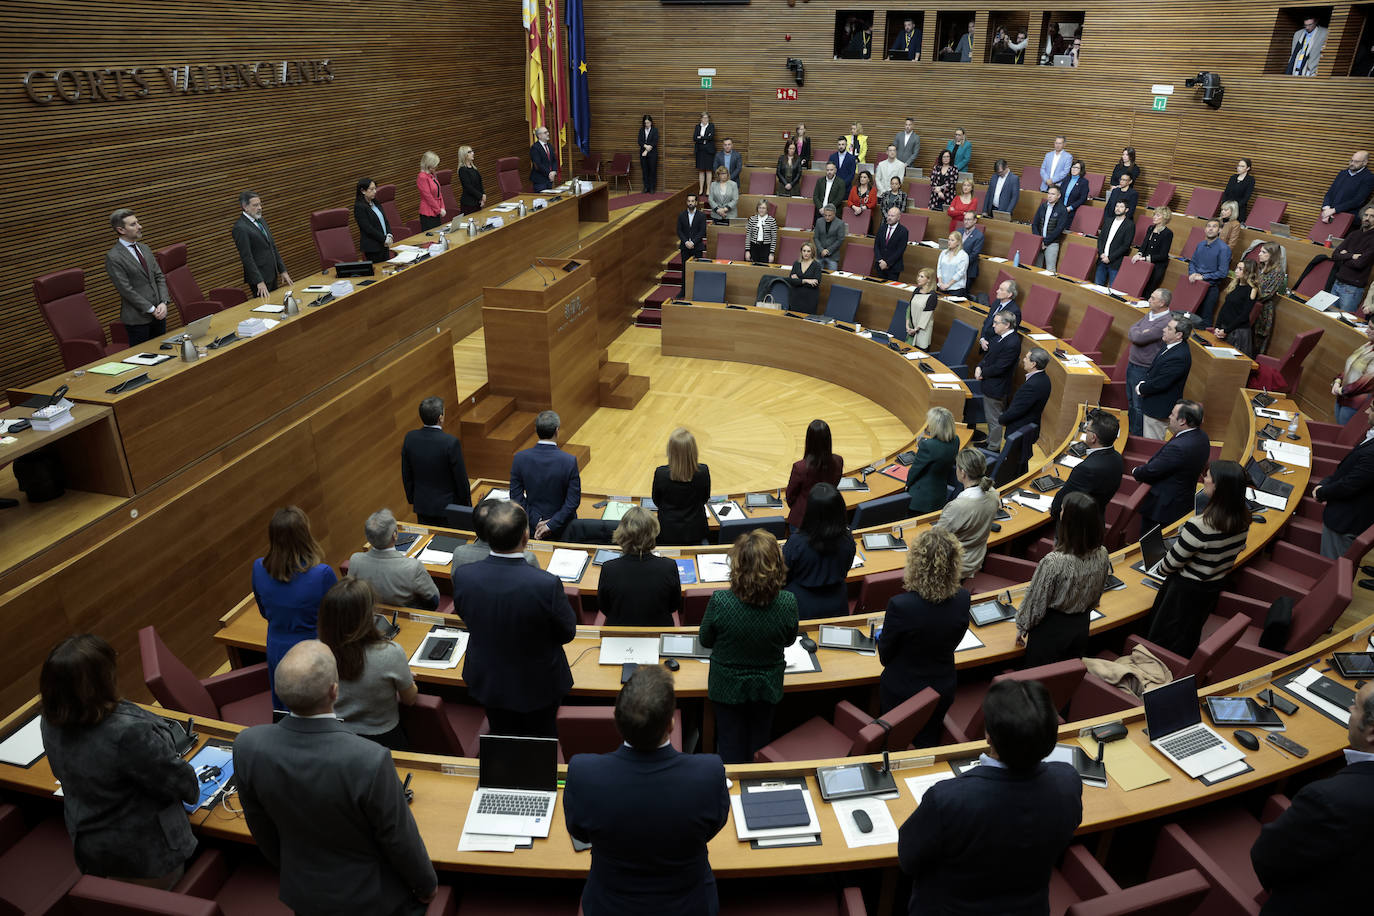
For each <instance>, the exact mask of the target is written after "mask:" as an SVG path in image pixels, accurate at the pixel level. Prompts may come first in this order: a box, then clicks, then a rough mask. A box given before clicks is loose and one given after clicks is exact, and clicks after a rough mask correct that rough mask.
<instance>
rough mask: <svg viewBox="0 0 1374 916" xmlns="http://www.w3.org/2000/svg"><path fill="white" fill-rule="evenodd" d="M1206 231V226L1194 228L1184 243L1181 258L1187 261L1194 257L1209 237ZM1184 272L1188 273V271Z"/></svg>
mask: <svg viewBox="0 0 1374 916" xmlns="http://www.w3.org/2000/svg"><path fill="white" fill-rule="evenodd" d="M1206 230H1207V227H1206V226H1194V227H1193V230H1192V231H1191V232H1189V233H1188V238H1187V240H1186V241H1185V242H1184V243H1183V250H1182V251H1180V252H1179V256H1180V257H1182V258H1183V259H1184V260H1185V261H1186V260H1188V259H1189V258H1191V257H1192V256H1193V250H1194V249H1196V248H1197V246H1198V245H1199V244H1200V243H1201V242H1202V240H1203V239H1204V238H1206V237H1207V235H1206ZM1233 253H1234V252H1233ZM1184 272H1185V273H1187V271H1184Z"/></svg>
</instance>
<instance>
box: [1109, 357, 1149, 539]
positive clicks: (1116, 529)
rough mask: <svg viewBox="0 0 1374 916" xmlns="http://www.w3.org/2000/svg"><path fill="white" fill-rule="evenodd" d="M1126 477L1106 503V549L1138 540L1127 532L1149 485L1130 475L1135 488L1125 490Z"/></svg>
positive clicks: (1147, 491)
mask: <svg viewBox="0 0 1374 916" xmlns="http://www.w3.org/2000/svg"><path fill="white" fill-rule="evenodd" d="M1124 358H1125V357H1123V359H1124ZM1122 384H1123V385H1124V384H1125V383H1124V382H1123V383H1122ZM1127 479H1128V478H1127V477H1125V476H1123V477H1122V479H1121V489H1120V490H1117V491H1116V495H1115V496H1113V497H1112V498H1111V501H1110V502H1108V503H1107V517H1106V522H1107V530H1106V531H1105V532H1104V533H1103V536H1102V543H1103V544H1106V545H1107V549H1108V550H1120V549H1121V548H1122V547H1125V546H1126V545H1127V544H1132V543H1134V542H1135V541H1136V540H1138V538H1131V537H1130V536H1129V534H1128V532H1129V531H1130V527H1131V522H1133V521H1135V520H1136V518H1137V516H1138V515H1139V514H1140V506H1141V504H1142V503H1143V502H1145V496H1146V495H1147V494H1148V493H1149V492H1150V485H1149V484H1148V483H1139V482H1138V481H1136V480H1135V478H1133V477H1132V478H1129V479H1130V480H1131V482H1133V483H1137V484H1138V485H1137V486H1136V488H1135V489H1133V490H1129V491H1127V490H1126V481H1127Z"/></svg>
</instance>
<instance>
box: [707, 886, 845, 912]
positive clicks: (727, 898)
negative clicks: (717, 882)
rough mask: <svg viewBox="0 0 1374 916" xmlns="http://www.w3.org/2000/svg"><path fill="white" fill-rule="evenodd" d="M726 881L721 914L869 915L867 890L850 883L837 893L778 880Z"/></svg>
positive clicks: (722, 888)
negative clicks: (781, 883)
mask: <svg viewBox="0 0 1374 916" xmlns="http://www.w3.org/2000/svg"><path fill="white" fill-rule="evenodd" d="M736 884H737V882H732V881H726V882H723V883H722V885H721V889H720V916H867V914H868V910H866V909H865V908H864V895H863V892H862V891H860V890H859V888H857V887H846V888H844V889H843V890H842V891H840V893H839V895H838V896H836V895H835V894H834V893H833V892H832V893H817V892H816V891H814V890H812V889H810V888H806V889H788V888H787V887H786V886H784V887H782V888H781V889H780V888H779V887H778V885H777V884H767V885H758V884H757V883H754V884H747V885H744V886H739V887H737V886H736Z"/></svg>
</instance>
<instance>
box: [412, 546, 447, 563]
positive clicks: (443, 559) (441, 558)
mask: <svg viewBox="0 0 1374 916" xmlns="http://www.w3.org/2000/svg"><path fill="white" fill-rule="evenodd" d="M420 562H421V563H428V564H429V565H430V566H447V565H448V564H450V563H452V562H453V551H451V550H433V549H431V548H429V547H426V548H425V549H424V550H422V551H420Z"/></svg>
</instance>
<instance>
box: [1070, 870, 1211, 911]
mask: <svg viewBox="0 0 1374 916" xmlns="http://www.w3.org/2000/svg"><path fill="white" fill-rule="evenodd" d="M1210 889H1211V885H1210V884H1209V883H1208V882H1207V877H1206V875H1204V874H1203V873H1202V872H1200V871H1198V870H1197V869H1196V868H1190V869H1188V870H1187V871H1182V872H1179V873H1177V874H1173V875H1164V876H1162V877H1159V878H1155V879H1154V880H1153V881H1146V882H1144V883H1142V884H1137V885H1134V886H1133V887H1128V888H1126V889H1125V890H1119V891H1117V892H1115V893H1113V894H1109V895H1103V896H1101V897H1098V898H1096V899H1094V900H1084V901H1082V902H1081V903H1075V904H1074V905H1073V906H1071V907H1069V908H1068V910H1066V911H1065V916H1127V914H1130V913H1166V912H1167V913H1192V912H1203V911H1202V910H1195V909H1194V907H1195V906H1196V905H1197V904H1198V903H1200V902H1201V901H1202V900H1203V899H1204V898H1205V897H1207V895H1208V891H1209V890H1210Z"/></svg>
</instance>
